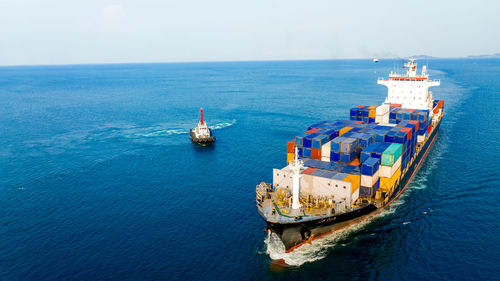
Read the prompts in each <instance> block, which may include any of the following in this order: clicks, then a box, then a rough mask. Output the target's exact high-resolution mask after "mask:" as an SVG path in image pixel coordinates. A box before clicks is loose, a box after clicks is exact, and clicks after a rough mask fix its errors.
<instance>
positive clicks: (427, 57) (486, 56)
mask: <svg viewBox="0 0 500 281" xmlns="http://www.w3.org/2000/svg"><path fill="white" fill-rule="evenodd" d="M375 58H376V59H379V60H407V59H409V58H415V59H417V60H432V59H490V58H500V53H494V54H483V55H467V56H463V57H435V56H429V55H413V56H402V57H393V56H390V57H389V56H387V57H384V56H380V57H377V56H374V57H365V58H324V59H277V60H258V59H257V60H227V61H226V60H221V61H210V60H207V61H205V60H200V61H124V62H93V63H61V64H59V63H55V64H24V65H23V64H20V65H17V64H14V65H8V64H7V65H2V64H1V63H0V67H11V66H13V67H17V66H57V65H100V64H148V63H209V62H259V61H296V60H300V61H309V60H313V61H315V60H320V61H321V60H351V59H352V60H366V59H369V60H371V59H375Z"/></svg>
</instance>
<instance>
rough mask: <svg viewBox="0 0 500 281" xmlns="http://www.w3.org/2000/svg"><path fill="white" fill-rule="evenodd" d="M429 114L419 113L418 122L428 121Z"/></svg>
mask: <svg viewBox="0 0 500 281" xmlns="http://www.w3.org/2000/svg"><path fill="white" fill-rule="evenodd" d="M427 116H428V113H426V112H419V113H418V121H426V120H427Z"/></svg>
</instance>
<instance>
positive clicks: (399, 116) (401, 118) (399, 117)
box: [396, 111, 404, 120]
mask: <svg viewBox="0 0 500 281" xmlns="http://www.w3.org/2000/svg"><path fill="white" fill-rule="evenodd" d="M403 116H404V112H402V111H398V112H397V113H396V120H403Z"/></svg>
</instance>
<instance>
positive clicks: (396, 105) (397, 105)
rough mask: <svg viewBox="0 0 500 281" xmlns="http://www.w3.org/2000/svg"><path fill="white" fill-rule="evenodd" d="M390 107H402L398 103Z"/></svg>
mask: <svg viewBox="0 0 500 281" xmlns="http://www.w3.org/2000/svg"><path fill="white" fill-rule="evenodd" d="M391 107H399V108H401V107H402V105H401V104H400V103H391Z"/></svg>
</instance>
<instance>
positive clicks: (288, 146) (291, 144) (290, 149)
mask: <svg viewBox="0 0 500 281" xmlns="http://www.w3.org/2000/svg"><path fill="white" fill-rule="evenodd" d="M286 152H287V153H295V139H293V140H291V141H289V142H288V143H287V144H286Z"/></svg>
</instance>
